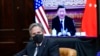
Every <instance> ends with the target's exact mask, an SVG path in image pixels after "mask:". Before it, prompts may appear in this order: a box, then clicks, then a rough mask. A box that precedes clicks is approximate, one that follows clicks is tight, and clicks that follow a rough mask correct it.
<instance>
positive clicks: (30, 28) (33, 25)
mask: <svg viewBox="0 0 100 56" xmlns="http://www.w3.org/2000/svg"><path fill="white" fill-rule="evenodd" d="M35 26H39V27H40V28H41V29H42V30H44V28H43V26H42V24H41V23H32V24H31V25H30V26H29V32H30V31H31V30H32V28H34V27H35Z"/></svg>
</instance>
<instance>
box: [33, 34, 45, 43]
mask: <svg viewBox="0 0 100 56" xmlns="http://www.w3.org/2000/svg"><path fill="white" fill-rule="evenodd" d="M42 40H43V34H36V35H35V36H34V37H33V41H34V42H35V43H41V42H42Z"/></svg>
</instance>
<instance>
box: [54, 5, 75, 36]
mask: <svg viewBox="0 0 100 56" xmlns="http://www.w3.org/2000/svg"><path fill="white" fill-rule="evenodd" d="M75 32H76V29H75V26H74V22H73V19H72V18H70V17H68V16H66V9H65V7H64V6H61V5H59V6H58V8H57V16H56V17H55V18H54V19H52V34H53V35H57V36H74V35H75Z"/></svg>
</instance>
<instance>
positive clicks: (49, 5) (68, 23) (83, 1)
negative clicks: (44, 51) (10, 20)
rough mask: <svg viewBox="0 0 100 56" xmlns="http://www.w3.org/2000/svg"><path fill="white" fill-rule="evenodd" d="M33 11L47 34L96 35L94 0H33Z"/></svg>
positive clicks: (95, 4) (95, 7) (95, 5)
mask: <svg viewBox="0 0 100 56" xmlns="http://www.w3.org/2000/svg"><path fill="white" fill-rule="evenodd" d="M35 13H36V15H35V21H36V22H37V23H42V24H43V27H44V29H45V33H47V36H64V37H66V36H74V37H75V36H86V37H97V2H96V0H93V1H92V0H35Z"/></svg>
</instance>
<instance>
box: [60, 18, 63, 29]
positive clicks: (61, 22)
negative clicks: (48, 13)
mask: <svg viewBox="0 0 100 56" xmlns="http://www.w3.org/2000/svg"><path fill="white" fill-rule="evenodd" d="M60 25H61V31H62V30H63V21H62V20H61V21H60Z"/></svg>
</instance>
